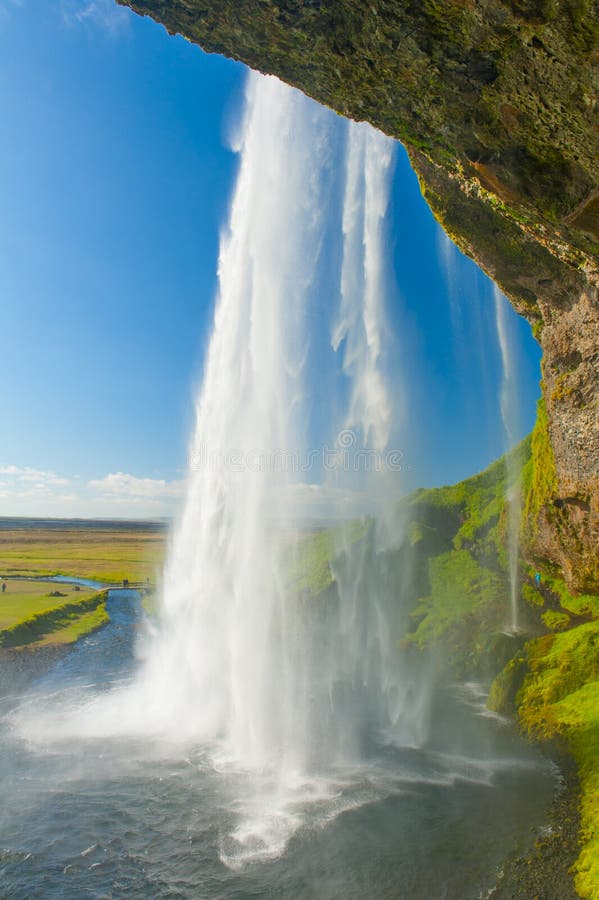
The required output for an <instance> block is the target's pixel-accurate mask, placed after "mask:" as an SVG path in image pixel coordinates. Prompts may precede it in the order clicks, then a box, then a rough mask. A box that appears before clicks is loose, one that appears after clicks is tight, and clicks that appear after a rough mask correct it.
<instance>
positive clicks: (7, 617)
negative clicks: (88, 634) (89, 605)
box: [0, 580, 95, 629]
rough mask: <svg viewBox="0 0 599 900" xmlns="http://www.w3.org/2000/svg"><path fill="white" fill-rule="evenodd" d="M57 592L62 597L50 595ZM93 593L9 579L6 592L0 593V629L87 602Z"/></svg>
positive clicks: (46, 582)
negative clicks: (59, 608)
mask: <svg viewBox="0 0 599 900" xmlns="http://www.w3.org/2000/svg"><path fill="white" fill-rule="evenodd" d="M57 591H58V592H60V593H61V594H64V595H65V596H64V597H51V596H50V594H51V593H55V592H57ZM94 593H95V591H92V590H83V589H82V590H80V591H76V590H74V587H73V585H70V584H64V585H63V584H57V583H56V582H51V581H42V582H40V581H12V580H9V581H7V582H6V591H5V592H4V593H3V594H0V629H3V628H9V627H10V626H11V625H16V624H17V622H22V621H23V620H24V619H28V618H30V617H31V616H34V615H36V614H38V613H41V612H43V611H45V610H48V609H53V608H56V607H58V606H61V605H64V604H66V603H72V602H73V601H76V602H79V601H82V600H87V599H88V598H89V597H92V596H93V595H94Z"/></svg>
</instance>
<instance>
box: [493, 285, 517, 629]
mask: <svg viewBox="0 0 599 900" xmlns="http://www.w3.org/2000/svg"><path fill="white" fill-rule="evenodd" d="M493 296H494V299H495V320H496V324H497V338H498V342H499V349H500V351H501V364H502V378H501V387H500V392H499V406H500V409H501V418H502V422H503V429H504V433H505V449H506V454H507V455H506V460H507V472H506V502H507V556H508V575H509V586H510V608H509V627H510V630H511V631H517V630H518V565H519V553H520V541H519V534H520V517H521V511H522V496H521V485H520V466H519V463H518V460H517V459H516V458H515V456H514V454H513V452H511V451H512V450H513V448H514V446H515V444H516V442H517V440H518V437H519V416H520V408H519V402H518V381H517V371H516V360H515V358H514V353H513V350H512V346H513V345H514V343H515V342H514V341H511V340H509V335H508V327H509V325H508V318H507V310H508V301H507V300H506V298H505V297H504V296H503V294H502V293H501V291H500V290H499V288H498V287H497V286H496V285H495V286H494V287H493Z"/></svg>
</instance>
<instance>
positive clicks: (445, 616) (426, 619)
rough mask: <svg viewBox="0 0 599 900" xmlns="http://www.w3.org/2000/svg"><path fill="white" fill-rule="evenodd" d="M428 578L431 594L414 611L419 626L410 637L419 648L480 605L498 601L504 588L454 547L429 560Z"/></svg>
mask: <svg viewBox="0 0 599 900" xmlns="http://www.w3.org/2000/svg"><path fill="white" fill-rule="evenodd" d="M429 580H430V588H431V593H430V594H429V595H428V596H427V597H424V598H422V599H420V600H419V601H418V603H417V605H416V607H415V609H414V611H413V613H412V616H413V618H414V619H415V620H416V621H418V626H417V628H416V630H415V632H414V633H413V635H412V636H411V640H412V642H413V643H416V644H417V645H418V646H419V647H424V646H426V645H430V644H433V643H436V642H438V641H440V640H441V638H443V637H444V636H445V635H446V634H447V632H448V631H449V630H450V629H452V628H454V627H455V626H457V625H459V626H463V625H464V624H465V620H467V619H468V618H469V617H470V616H472V615H473V614H474V613H476V612H480V610H481V607H484V606H487V605H489V604H494V603H497V602H498V601H499V600H500V597H501V596H502V593H503V587H504V586H503V582H502V580H501V579H500V578H499V577H498V576H497V575H496V574H495V573H494V572H491V571H490V570H489V569H485V568H484V567H483V566H481V565H480V564H479V563H478V562H477V561H476V560H475V559H474V557H473V556H472V555H471V554H470V553H469V552H468V551H467V550H451V551H449V552H448V553H443V554H441V555H440V556H436V557H433V558H432V559H430V560H429Z"/></svg>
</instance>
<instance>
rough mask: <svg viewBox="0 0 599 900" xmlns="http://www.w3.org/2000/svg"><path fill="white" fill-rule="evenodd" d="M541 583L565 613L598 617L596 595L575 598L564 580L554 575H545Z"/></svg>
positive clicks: (597, 598) (598, 607)
mask: <svg viewBox="0 0 599 900" xmlns="http://www.w3.org/2000/svg"><path fill="white" fill-rule="evenodd" d="M543 583H544V584H545V585H546V586H547V587H548V588H549V589H550V590H551V591H552V592H553V594H555V596H556V597H557V598H558V599H559V603H560V606H562V607H563V609H564V610H566V611H567V612H570V613H573V614H574V615H575V616H591V617H595V618H596V617H599V597H598V596H597V595H596V594H579V595H578V596H576V597H575V596H574V595H573V594H571V593H570V591H569V590H568V588H567V587H566V584H565V582H564V580H563V579H562V578H558V577H557V576H555V575H549V574H545V575H544V576H543Z"/></svg>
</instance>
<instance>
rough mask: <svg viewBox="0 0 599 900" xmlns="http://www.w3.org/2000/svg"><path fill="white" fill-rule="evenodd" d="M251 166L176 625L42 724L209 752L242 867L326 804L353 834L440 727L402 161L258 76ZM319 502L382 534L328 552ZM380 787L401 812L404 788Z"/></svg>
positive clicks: (198, 452) (189, 498)
mask: <svg viewBox="0 0 599 900" xmlns="http://www.w3.org/2000/svg"><path fill="white" fill-rule="evenodd" d="M235 149H236V150H237V152H238V154H239V170H238V174H237V180H236V185H235V189H234V193H233V197H232V201H231V207H230V214H229V222H228V225H227V227H226V228H225V229H224V231H223V233H222V236H221V243H220V254H219V263H218V285H219V286H218V295H217V298H216V305H215V314H214V326H213V332H212V335H211V339H210V343H209V347H208V351H207V356H206V361H205V370H204V375H203V380H202V384H201V387H200V389H199V392H198V400H197V407H196V425H195V430H194V434H193V437H192V441H191V446H190V454H189V472H188V479H187V490H186V497H185V501H184V508H183V511H182V515H181V517H180V520H179V521H178V524H177V526H176V528H175V529H174V532H173V535H172V537H171V542H170V548H169V553H168V560H167V564H166V567H165V573H164V584H163V591H162V595H163V596H162V603H161V608H160V610H159V615H158V621H157V623H156V625H155V627H154V630H153V633H152V634H151V635H149V636H148V637H147V638H146V640H145V642H144V643H143V645H142V648H141V651H140V653H141V655H142V657H143V658H142V660H141V664H140V667H139V670H138V672H137V674H136V677H135V679H134V680H133V682H132V683H131V684H129V685H127V686H125V687H122V688H121V689H119V690H115V691H112V692H108V693H107V694H105V695H104V696H100V697H95V698H93V699H92V700H91V701H88V700H84V702H83V703H82V705H81V706H80V707H79V708H78V709H77V710H76V712H75V713H70V712H69V713H65V715H64V716H63V717H62V719H60V721H58V720H57V717H56V713H54V714H53V719H52V721H51V722H50V721H49V719H48V722H49V724H47V725H46V724H45V720H43V717H40V718H38V720H37V721H36V723H35V728H36V729H37V732H38V733H41V732H42V731H43V729H44V728H45V727H47V729H48V732H50V733H51V734H52V736H53V737H55V736H56V735H57V734H58V733H60V735H61V736H62V739H63V740H65V739H68V737H69V735H73V734H77V735H81V734H84V735H85V736H87V737H89V736H101V737H103V738H104V737H106V736H107V735H110V734H112V735H117V736H121V735H127V736H133V737H140V738H142V739H143V740H144V741H146V740H147V739H148V738H149V739H150V740H151V742H152V745H154V746H164V745H165V744H166V745H169V746H170V745H173V744H174V745H176V747H177V748H180V747H181V746H183V747H185V748H188V747H193V748H202V749H201V752H202V754H203V756H202V758H203V759H204V760H207V761H208V762H207V764H209V765H210V766H211V767H213V770H215V771H218V772H219V773H220V772H222V773H225V774H226V777H227V779H229V781H228V782H227V784H235V785H236V787H235V800H234V808H235V815H236V819H237V824H236V826H235V827H234V828H233V829H230V830H228V831H227V833H226V834H225V835H223V837H222V846H221V858H222V860H223V861H224V862H226V864H227V865H229V866H231V867H235V866H238V865H241V864H243V863H244V862H245V861H246V860H248V859H260V858H270V857H272V856H275V855H277V854H279V853H281V852H282V851H283V849H284V848H285V846H286V844H287V841H288V840H289V837H290V835H291V834H293V833H294V831H296V830H297V828H298V827H300V825H301V824H302V822H303V821H304V820H305V815H306V808H307V806H310V807H311V808H316V809H319V810H321V814H322V816H323V819H322V821H328V820H330V817H331V816H334V815H337V814H338V812H339V811H341V809H342V805H341V806H340V803H341V804H342V803H343V802H346V801H345V800H343V797H345V796H346V794H347V792H346V787H347V784H348V779H350V782H351V784H352V785H353V786H354V787H353V795H352V796H351V797H350V799H349V800H348V801H347V802H349V803H350V804H351V805H355V804H356V803H357V804H358V805H360V804H362V803H364V802H369V800H368V798H372V797H373V796H375V795H373V794H372V791H373V790H374V788H373V785H375V783H376V778H375V776H374V774H373V771H372V769H371V768H368V767H369V766H370V763H369V758H370V757H369V753H370V751H371V749H372V747H373V746H374V745H376V746H378V747H379V748H382V747H389V746H390V745H393V744H394V745H395V746H396V747H400V746H406V745H409V746H410V747H414V746H417V745H420V744H421V743H422V742H423V740H424V739H425V737H426V731H427V723H428V708H429V707H428V687H427V685H428V682H427V679H426V678H424V673H423V672H421V671H419V669H418V661H415V662H414V661H411V662H410V665H409V666H408V665H407V663H406V661H405V660H404V659H403V656H402V653H401V651H400V649H399V643H400V638H401V636H402V633H403V632H404V631H405V628H406V627H407V624H408V621H409V619H408V612H407V611H405V610H403V607H402V598H403V597H404V595H406V593H407V592H406V591H405V586H406V584H407V579H409V576H410V572H409V565H408V561H407V559H406V556H405V554H404V555H403V556H402V555H401V554H399V555H398V553H397V552H396V551H397V547H398V545H399V544H401V542H402V537H403V534H404V532H403V530H402V529H403V523H402V522H401V521H400V520H399V513H398V505H397V501H398V498H399V496H400V494H399V489H400V482H399V481H398V477H399V476H398V471H397V467H394V466H392V465H387V461H388V460H390V459H392V457H393V448H392V447H390V440H391V437H392V436H393V434H394V429H395V428H396V425H397V418H398V410H399V411H401V403H397V402H396V400H397V397H398V395H399V397H400V398H401V393H402V390H405V389H407V381H406V384H405V385H404V386H403V387H402V385H401V384H400V383H398V381H397V378H396V377H395V374H393V360H396V359H397V357H398V356H400V353H399V350H398V343H397V340H396V338H395V337H394V335H393V333H392V329H391V327H390V324H389V321H388V319H387V314H386V307H387V299H388V287H389V283H390V277H389V270H390V263H389V253H388V250H387V247H388V241H387V235H386V224H385V216H386V210H387V206H388V200H389V193H390V183H391V174H392V170H393V159H394V144H393V142H392V141H391V140H390V139H388V138H386V137H384V136H383V135H382V134H380V133H378V132H376V131H375V130H374V129H372V128H371V127H370V126H367V125H357V124H355V123H351V122H347V121H345V120H343V119H341V118H340V117H338V116H336V115H335V114H334V113H332V112H330V111H329V110H326V109H323V108H321V107H319V106H318V105H317V104H316V103H314V102H313V101H311V100H309V99H308V98H306V97H305V96H303V95H302V94H300V93H299V92H298V91H296V90H294V89H292V88H289V87H287V86H285V85H283V84H282V83H281V82H279V81H277V80H276V79H274V78H272V77H264V76H261V75H258V74H253V73H252V74H250V76H249V78H248V82H247V88H246V100H245V112H244V116H243V120H242V122H241V125H240V128H239V133H238V136H237V139H236V145H235ZM339 159H341V160H342V165H341V166H339V165H338V161H339ZM392 374H393V391H391V389H390V386H389V384H390V378H391V376H392ZM318 443H321V444H322V446H321V448H320V449H321V451H322V452H317V451H316V446H317V444H318ZM331 460H333V462H334V463H335V465H331ZM302 492H303V493H304V494H305V493H306V492H307V493H308V494H315V495H317V496H322V497H324V498H325V499H326V498H330V500H331V511H332V512H334V511H335V503H336V502H337V501H339V502H340V503H341V507H340V508H344V507H343V503H344V502H345V501H346V500H348V499H349V500H351V501H352V504H353V501H354V500H355V499H356V498H359V497H364V496H367V497H368V498H369V500H373V499H374V500H376V501H377V504H376V505H377V509H378V513H379V515H378V518H377V519H376V520H374V519H372V518H368V517H362V518H357V517H354V518H353V519H352V520H351V521H349V522H343V521H342V522H340V523H339V522H338V523H337V526H336V527H335V528H334V529H333V530H332V531H328V532H327V531H318V530H316V531H314V530H313V529H312V530H311V531H309V532H308V533H306V530H305V523H304V521H303V514H302V511H301V509H300V508H299V506H298V505H297V503H296V502H295V498H296V496H297V495H298V493H302ZM350 505H351V504H350ZM352 508H353V507H352ZM310 541H312V542H313V543H312V544H310ZM319 541H322V542H323V546H324V547H325V550H323V551H319V552H320V553H321V556H320V557H319V558H318V565H319V566H321V568H322V567H323V566H324V568H325V570H327V566H328V565H330V573H331V574H330V576H329V577H328V581H327V579H325V581H326V583H325V585H324V589H322V590H321V589H320V588H319V590H318V591H312V592H311V588H310V585H311V582H310V578H311V577H312V573H311V568H310V567H311V565H312V563H310V561H309V560H308V561H306V558H305V554H306V547H307V546H308V548H309V547H310V546H312V547H314V546H315V547H316V548H317V549H318V547H320V546H321V545H320V544H319ZM311 552H312V551H311ZM323 553H324V558H323V556H322V554H323ZM327 571H328V570H327ZM177 752H180V750H178V751H177ZM185 752H188V751H187V750H186V751H185ZM380 752H381V753H383V750H381V751H380ZM366 770H367V774H365V771H366ZM352 773H353V774H352ZM365 783H368V785H370V787H369V789H368V791H366V792H365V791H364V784H365ZM380 784H381V787H380V788H378V787H377V788H376V791H379V793H378V794H376V796H379V797H380V796H387V792H388V791H389V778H388V775H385V777H384V778H383V777H381V780H380ZM375 793H376V792H375ZM348 796H349V795H348ZM339 798H342V799H341V800H340V799H339ZM323 804H324V806H323ZM348 808H349V807H348ZM327 817H328V818H327Z"/></svg>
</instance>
